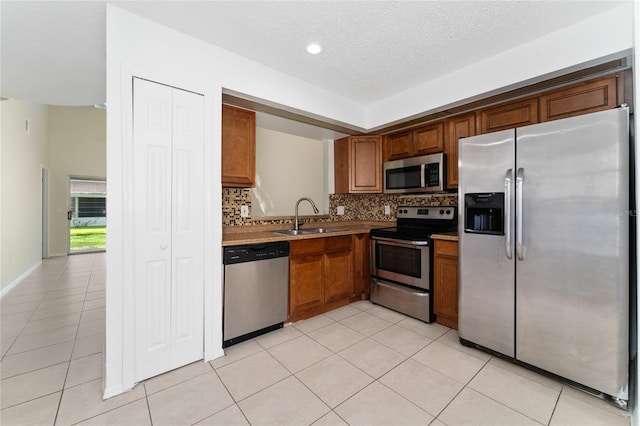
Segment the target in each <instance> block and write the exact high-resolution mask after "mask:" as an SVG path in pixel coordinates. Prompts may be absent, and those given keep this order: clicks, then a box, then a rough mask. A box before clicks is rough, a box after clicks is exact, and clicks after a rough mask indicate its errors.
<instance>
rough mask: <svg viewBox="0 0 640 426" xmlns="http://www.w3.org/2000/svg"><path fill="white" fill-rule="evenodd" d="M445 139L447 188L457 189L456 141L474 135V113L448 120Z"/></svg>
mask: <svg viewBox="0 0 640 426" xmlns="http://www.w3.org/2000/svg"><path fill="white" fill-rule="evenodd" d="M446 125H447V131H448V133H447V139H446V141H445V142H446V143H445V147H444V152H445V154H447V188H457V187H458V139H460V138H466V137H468V136H475V134H476V116H475V113H473V112H472V113H469V114H463V115H458V116H456V117H452V118H448V119H447V120H446Z"/></svg>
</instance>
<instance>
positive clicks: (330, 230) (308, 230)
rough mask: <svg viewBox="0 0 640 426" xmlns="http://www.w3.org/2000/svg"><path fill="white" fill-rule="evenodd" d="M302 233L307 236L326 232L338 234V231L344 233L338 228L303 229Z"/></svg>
mask: <svg viewBox="0 0 640 426" xmlns="http://www.w3.org/2000/svg"><path fill="white" fill-rule="evenodd" d="M301 231H302V233H303V234H304V233H306V234H324V233H325V232H337V231H342V229H338V228H309V229H302V230H301Z"/></svg>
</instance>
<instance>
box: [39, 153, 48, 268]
mask: <svg viewBox="0 0 640 426" xmlns="http://www.w3.org/2000/svg"><path fill="white" fill-rule="evenodd" d="M40 178H41V186H40V199H41V201H42V205H41V211H42V218H41V219H42V230H41V237H42V258H43V259H46V258H47V257H49V168H48V167H46V166H44V165H43V164H41V165H40Z"/></svg>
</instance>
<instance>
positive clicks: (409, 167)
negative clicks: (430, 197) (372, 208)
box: [383, 153, 446, 194]
mask: <svg viewBox="0 0 640 426" xmlns="http://www.w3.org/2000/svg"><path fill="white" fill-rule="evenodd" d="M383 168H384V192H385V193H388V194H394V193H402V192H406V193H413V192H442V191H444V190H445V188H446V185H445V176H446V165H445V155H444V154H443V153H440V154H430V155H421V156H420V157H412V158H405V159H402V160H394V161H386V162H385V163H384V167H383Z"/></svg>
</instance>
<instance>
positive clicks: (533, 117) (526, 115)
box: [478, 98, 538, 133]
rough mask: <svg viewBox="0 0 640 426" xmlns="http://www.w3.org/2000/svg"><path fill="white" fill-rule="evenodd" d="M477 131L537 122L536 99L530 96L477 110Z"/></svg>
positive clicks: (488, 131) (482, 131) (495, 130)
mask: <svg viewBox="0 0 640 426" xmlns="http://www.w3.org/2000/svg"><path fill="white" fill-rule="evenodd" d="M478 121H479V130H480V132H479V133H491V132H497V131H498V130H506V129H513V128H515V127H522V126H527V125H529V124H535V123H537V122H538V99H537V98H530V99H524V100H520V101H516V102H509V103H506V104H501V105H497V106H494V107H490V108H485V109H482V110H480V111H479V112H478Z"/></svg>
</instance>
